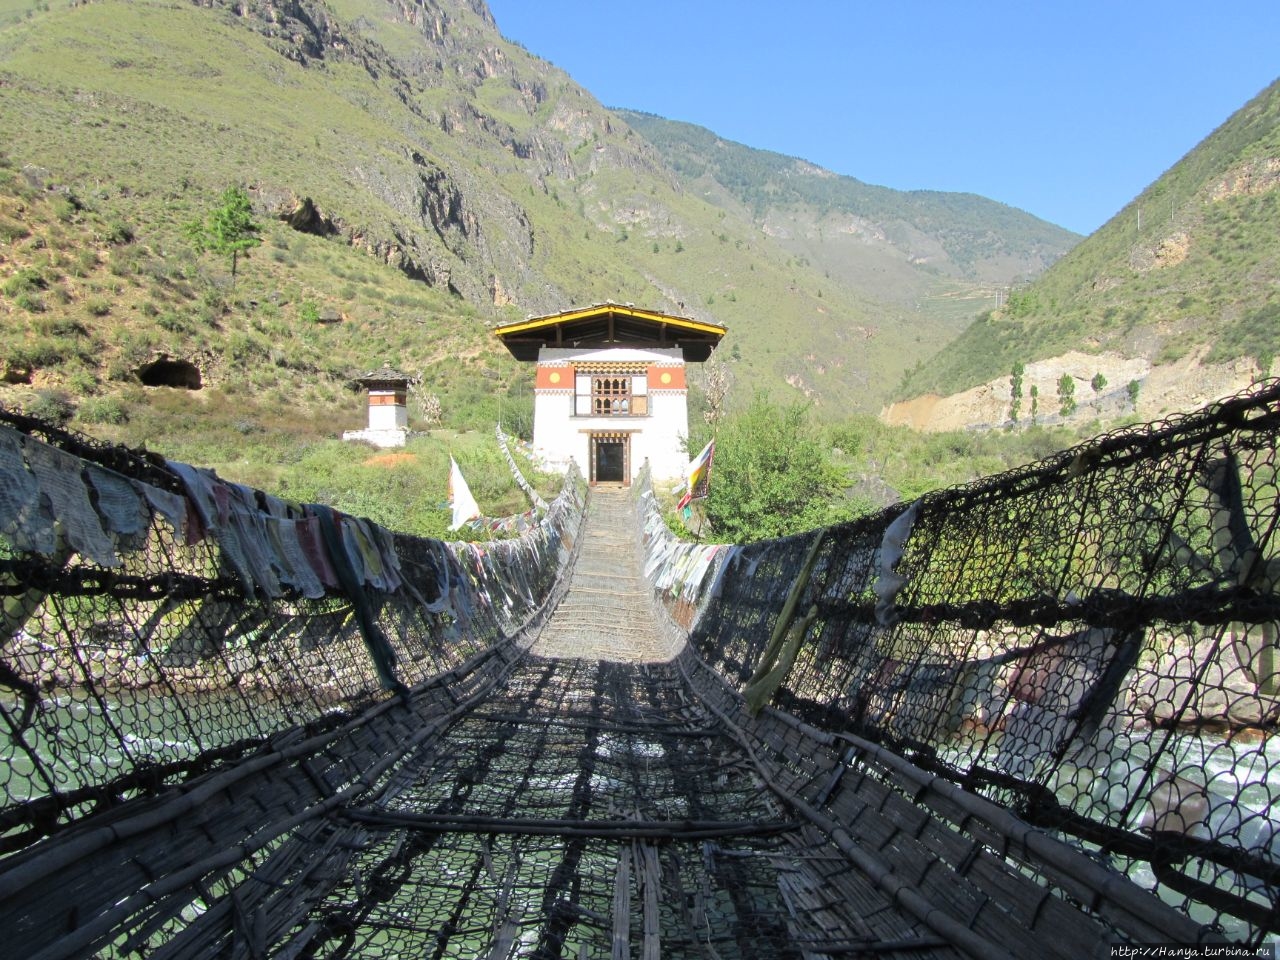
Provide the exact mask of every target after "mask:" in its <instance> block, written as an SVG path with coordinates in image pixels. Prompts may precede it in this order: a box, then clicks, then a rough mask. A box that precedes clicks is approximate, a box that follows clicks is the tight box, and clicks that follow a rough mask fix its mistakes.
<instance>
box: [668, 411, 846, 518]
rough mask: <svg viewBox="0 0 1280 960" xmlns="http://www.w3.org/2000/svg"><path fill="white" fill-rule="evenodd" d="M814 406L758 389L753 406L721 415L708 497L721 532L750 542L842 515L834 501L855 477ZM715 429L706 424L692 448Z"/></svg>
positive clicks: (708, 507) (693, 438) (708, 509)
mask: <svg viewBox="0 0 1280 960" xmlns="http://www.w3.org/2000/svg"><path fill="white" fill-rule="evenodd" d="M808 411H809V405H808V404H807V403H804V402H800V403H797V404H794V405H792V406H788V407H784V406H779V405H778V404H775V403H773V402H772V401H771V400H770V399H769V398H768V396H767V395H764V394H758V395H757V396H756V397H755V398H754V399H753V400H752V401H751V403H750V405H749V406H748V407H747V409H746V410H743V411H741V412H738V413H732V414H729V415H727V416H725V417H724V418H723V419H722V420H721V421H720V424H719V427H718V429H717V430H716V431H715V440H716V452H715V460H714V462H713V464H712V467H711V483H710V487H709V494H708V497H707V499H706V501H705V510H706V515H707V518H708V519H709V520H710V521H711V525H712V529H713V530H714V531H715V537H716V539H719V540H726V541H730V542H733V543H747V542H749V541H752V540H760V539H767V538H770V537H781V536H786V535H787V534H792V533H800V532H802V531H804V530H812V529H814V528H815V527H821V526H826V525H827V524H830V523H834V522H836V521H837V520H839V519H841V517H840V516H839V515H838V513H837V510H836V509H835V508H834V507H833V503H834V502H836V501H837V498H838V495H839V494H840V492H841V491H842V490H843V489H844V487H845V485H846V480H847V478H846V476H845V473H844V471H843V470H842V469H840V468H839V467H838V466H836V465H835V464H834V463H833V462H832V460H831V456H830V447H829V445H828V444H827V443H825V442H824V441H823V439H822V437H821V435H820V434H819V432H818V430H817V429H816V428H815V427H813V426H812V425H811V423H810V422H809V418H808ZM711 436H712V432H711V429H710V427H709V426H705V425H704V426H702V427H700V428H698V429H697V430H696V431H695V432H694V435H693V436H691V437H690V438H689V443H688V446H689V449H690V451H691V452H696V451H698V450H701V449H702V447H703V446H704V445H705V444H706V442H707V441H708V440H710V439H711Z"/></svg>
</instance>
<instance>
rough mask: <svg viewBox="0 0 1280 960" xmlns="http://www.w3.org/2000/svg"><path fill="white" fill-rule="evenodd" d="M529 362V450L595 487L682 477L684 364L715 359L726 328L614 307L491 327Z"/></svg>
mask: <svg viewBox="0 0 1280 960" xmlns="http://www.w3.org/2000/svg"><path fill="white" fill-rule="evenodd" d="M494 333H495V335H496V336H498V337H499V338H500V339H501V340H502V342H503V343H504V344H505V345H506V347H507V349H508V350H510V351H511V354H512V356H514V357H515V358H516V359H517V360H524V361H528V362H535V363H536V364H537V373H536V378H535V381H534V407H533V448H534V452H535V453H536V454H537V455H538V456H539V457H541V458H542V460H543V461H544V462H545V463H546V464H547V465H548V466H552V467H557V468H560V469H564V468H567V467H568V465H569V461H570V460H573V461H576V462H577V464H578V466H579V468H580V469H581V470H582V472H583V474H584V475H585V476H586V477H587V479H588V481H589V482H590V483H592V484H597V483H618V484H623V485H624V486H625V485H630V483H631V481H632V480H634V479H635V477H636V476H637V475H638V474H639V472H640V470H641V468H642V467H643V466H644V463H645V461H646V460H647V461H648V462H649V467H650V472H651V475H652V476H653V478H654V479H676V478H678V477H680V476H682V475H683V473H684V468H685V464H686V462H687V460H688V456H687V455H686V454H685V452H684V449H683V446H682V441H683V438H684V437H685V436H687V435H688V432H689V407H688V386H687V381H686V377H685V365H686V364H688V363H701V362H704V361H706V360H707V359H708V358H709V357H710V356H711V351H712V350H714V349H715V348H716V345H717V344H718V343H719V342H720V339H721V338H722V337H723V336H724V334H725V328H724V327H722V326H720V325H719V324H714V323H707V322H705V321H700V320H691V319H689V318H687V317H676V316H671V315H668V314H664V313H658V312H656V311H653V310H641V309H638V308H636V307H633V306H624V305H621V304H615V303H604V304H597V305H595V306H592V307H586V308H584V309H580V310H570V311H566V312H564V313H558V314H553V315H551V316H547V317H531V318H529V319H527V320H523V321H520V322H519V323H510V324H506V325H504V326H501V327H498V328H497V329H496V330H495V331H494Z"/></svg>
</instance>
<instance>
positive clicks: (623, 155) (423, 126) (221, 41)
mask: <svg viewBox="0 0 1280 960" xmlns="http://www.w3.org/2000/svg"><path fill="white" fill-rule="evenodd" d="M333 9H334V10H335V11H336V13H337V14H338V15H340V16H348V17H353V18H354V17H355V16H356V15H357V14H359V12H360V11H362V10H364V11H368V10H371V9H378V5H376V4H373V5H371V4H367V3H365V4H358V3H354V2H350V0H348V2H344V3H339V4H334V5H333ZM470 26H471V27H472V28H474V29H479V28H478V27H476V26H475V24H471V25H470ZM352 29H354V28H352ZM361 29H362V30H363V31H364V32H365V33H366V34H367V35H368V36H369V37H372V38H375V39H376V40H377V41H378V42H379V43H381V44H382V46H383V48H384V51H385V52H386V53H387V54H388V55H389V56H395V55H398V56H401V57H404V58H406V60H405V62H408V59H407V58H410V57H411V56H412V55H413V54H414V53H415V52H416V53H418V54H420V53H421V52H422V42H423V41H422V38H421V35H420V34H419V33H418V32H417V30H416V28H413V27H411V26H409V25H407V24H405V23H403V22H398V21H395V20H393V19H389V18H387V17H385V16H383V17H379V18H375V20H373V21H369V20H368V18H366V20H365V21H362V28H361ZM85 38H92V42H90V41H88V40H86V39H85ZM489 40H490V42H491V43H492V45H493V46H494V47H495V48H496V49H498V50H500V51H502V52H503V55H504V56H505V61H504V62H505V63H506V64H507V65H508V68H509V73H507V74H503V75H499V76H492V77H488V78H486V79H477V78H474V77H467V76H464V71H463V70H462V69H461V68H460V67H455V66H454V65H451V64H446V68H445V79H439V80H438V79H434V78H432V77H425V76H417V77H416V79H414V76H415V75H414V74H413V73H412V71H410V70H409V68H408V67H405V68H404V70H403V71H402V73H401V74H400V75H399V76H400V79H403V78H404V77H409V78H410V79H411V80H413V83H414V84H416V86H411V87H410V93H412V96H413V104H414V106H415V107H416V108H417V110H418V111H419V113H418V114H414V113H411V112H410V111H407V110H406V109H405V106H404V103H403V102H402V99H401V97H402V95H404V91H405V87H404V85H403V84H401V85H397V82H395V81H396V77H394V76H392V75H391V74H390V73H383V74H379V76H378V78H377V79H376V80H375V79H373V78H372V76H371V74H370V73H369V72H368V71H366V70H365V69H364V68H363V67H362V66H359V65H357V64H356V63H354V62H351V61H344V60H342V59H341V58H338V57H327V58H326V59H325V60H324V61H322V62H319V61H314V60H313V61H310V62H309V63H308V65H307V66H306V67H302V66H299V65H298V64H297V63H295V62H293V61H291V60H287V59H285V58H283V57H282V56H281V55H280V54H279V52H277V50H276V49H275V48H274V47H272V46H271V44H270V43H268V42H267V41H266V40H265V39H264V38H263V37H261V36H260V35H259V34H257V33H255V32H252V31H250V30H247V29H246V28H245V27H244V25H243V24H241V23H239V22H237V19H236V18H234V17H232V16H230V15H229V14H227V13H220V12H218V11H209V10H205V9H201V8H197V7H193V6H190V5H186V4H166V3H135V4H118V3H110V2H104V3H97V4H91V5H88V6H85V7H78V8H75V9H73V10H69V11H66V10H57V11H52V12H50V13H47V14H39V15H37V16H36V17H34V18H32V19H31V20H29V21H27V22H25V23H20V24H18V25H15V26H12V27H10V28H9V29H8V30H6V31H5V32H4V33H3V34H2V35H0V52H2V54H3V61H2V62H0V71H3V75H4V76H5V78H6V82H7V87H6V94H7V100H8V103H7V106H6V108H5V110H4V111H3V113H2V115H0V139H2V140H4V141H5V142H6V143H7V144H8V145H9V146H8V150H9V154H10V156H11V157H12V158H13V159H14V160H15V161H16V162H18V163H20V164H26V163H34V164H37V165H39V166H41V167H44V168H46V169H48V170H49V171H50V172H51V174H52V177H53V179H54V180H55V181H56V182H58V183H66V184H70V185H72V187H73V189H75V190H77V191H79V192H80V193H81V194H86V193H92V194H94V195H95V196H96V199H97V200H98V201H100V202H101V203H103V204H109V205H111V206H112V207H113V208H115V209H116V210H117V211H118V213H119V215H120V216H122V217H124V218H125V219H127V220H129V221H130V222H133V223H138V224H146V226H147V229H148V231H149V232H150V233H151V234H152V235H153V237H154V240H155V243H156V244H158V245H161V246H163V247H164V248H166V249H168V248H171V247H173V246H175V245H176V244H177V243H178V237H177V226H178V225H179V224H180V223H181V222H183V221H184V220H187V219H190V218H192V217H194V216H197V215H198V214H199V213H200V212H201V211H202V210H203V209H204V208H205V207H206V205H207V204H208V203H209V202H210V199H211V197H213V196H215V195H216V193H217V191H218V190H219V189H221V187H222V186H225V184H227V183H230V182H242V183H246V184H248V185H249V186H250V187H251V188H256V191H257V192H256V196H257V197H258V200H259V206H260V207H261V206H263V205H264V204H266V203H268V202H269V201H271V200H273V199H276V200H278V199H279V198H281V197H286V198H287V197H291V196H298V197H301V196H310V197H313V198H314V199H315V200H316V202H317V204H318V205H320V206H321V208H322V209H323V210H325V211H326V212H327V213H329V214H331V215H334V216H336V217H339V218H340V219H341V220H343V221H344V222H345V223H347V224H348V225H349V228H350V229H349V232H351V233H353V234H359V235H360V236H361V238H367V239H368V240H369V241H371V242H372V241H375V240H376V241H380V242H382V244H383V247H384V248H385V246H386V245H387V244H391V245H395V239H396V238H397V237H403V238H405V241H406V242H407V243H408V244H409V245H411V246H415V245H416V247H415V249H417V251H418V252H419V253H420V254H422V255H424V256H427V257H428V258H429V259H431V258H434V259H436V260H438V261H440V262H442V263H444V264H445V265H446V267H447V268H448V269H450V270H452V271H453V274H454V276H455V278H458V279H459V282H461V279H462V278H465V277H466V276H468V274H469V272H471V273H475V274H476V276H473V277H471V278H470V279H471V280H472V283H471V286H470V287H469V288H468V289H470V290H472V291H477V290H481V289H482V288H485V287H487V282H488V281H487V276H485V275H484V274H485V272H486V271H489V272H492V273H494V274H496V275H497V276H498V277H499V279H500V280H501V282H502V285H503V287H504V288H505V289H506V290H507V291H509V292H511V293H512V295H514V296H515V297H516V300H517V304H516V305H515V306H514V307H512V308H509V309H506V310H498V311H494V309H493V308H492V307H491V306H489V305H486V304H484V303H483V302H481V301H480V300H479V299H478V296H479V294H478V293H469V294H468V297H469V298H470V302H471V303H472V304H473V306H474V308H475V309H477V310H478V311H479V312H480V315H481V316H483V317H485V318H487V319H509V318H510V316H518V315H522V314H523V313H524V312H528V311H532V312H541V311H543V310H555V309H559V308H561V307H564V306H568V305H571V304H581V303H584V302H593V301H600V300H606V299H613V300H620V301H633V302H637V303H646V304H652V305H655V306H659V307H665V308H669V309H678V308H679V305H680V304H681V303H683V304H684V309H686V310H687V311H688V312H690V313H695V314H698V315H702V316H707V317H709V318H711V319H715V320H718V321H720V322H722V323H725V324H726V325H728V326H729V328H730V330H731V333H730V337H729V339H728V341H727V342H726V348H727V350H731V349H732V348H733V347H734V346H736V347H737V351H736V353H737V356H738V357H739V358H740V359H739V361H738V362H737V364H736V367H737V369H738V371H739V377H738V379H739V381H740V382H741V383H744V384H746V383H749V384H751V388H754V387H756V386H762V387H765V388H769V389H772V390H774V391H779V392H781V393H783V394H791V392H792V391H793V390H796V389H798V390H802V391H804V392H805V393H806V395H809V396H811V397H813V398H814V399H815V401H816V402H818V403H819V404H820V409H821V410H822V411H823V413H824V414H826V415H836V414H838V413H839V412H842V411H845V410H849V409H855V410H857V409H862V410H874V409H876V408H878V406H879V405H880V403H881V402H882V400H883V398H884V395H885V393H886V391H887V389H888V387H889V386H890V385H891V384H893V383H895V382H897V380H898V379H899V377H900V375H901V373H902V371H903V369H904V367H905V365H906V362H907V358H911V357H914V356H917V355H918V354H919V353H920V352H921V351H922V350H924V351H927V352H931V351H932V350H933V349H936V348H937V347H938V346H939V345H940V344H941V342H942V340H943V339H945V338H946V337H947V336H950V335H951V333H953V332H954V326H952V327H949V328H944V330H943V332H942V333H941V334H939V332H938V329H937V328H936V327H934V326H932V325H931V324H930V323H929V322H928V319H927V317H922V316H921V315H920V314H919V312H918V311H914V310H908V309H902V308H895V307H885V306H883V305H881V304H877V303H873V302H871V301H869V300H868V299H867V298H866V297H865V295H863V294H860V293H857V292H856V290H855V289H854V288H853V287H851V286H850V285H847V284H842V283H841V281H840V280H839V278H838V277H837V278H832V277H831V276H828V275H826V273H827V271H826V270H825V268H824V266H823V265H822V264H820V263H815V262H813V260H812V258H811V257H807V256H804V255H794V256H793V255H789V254H787V253H786V252H785V251H781V250H780V249H779V247H778V246H777V244H775V243H774V242H773V241H771V240H770V239H769V238H767V237H764V236H762V235H761V234H760V233H759V232H758V231H756V230H754V229H753V228H752V227H751V226H750V225H749V224H747V223H745V222H742V221H739V220H737V219H736V218H734V217H726V214H725V211H724V210H723V209H718V208H716V207H715V206H714V205H712V204H710V203H708V202H706V201H705V200H703V199H701V198H700V197H697V196H695V195H693V194H692V193H690V192H685V191H682V190H681V189H680V188H679V187H678V186H676V184H675V183H674V182H673V180H672V177H671V176H670V174H669V173H666V172H665V171H664V170H663V169H662V167H661V164H660V162H659V161H658V160H657V158H656V155H654V154H653V153H652V151H651V148H649V147H648V145H647V144H645V143H643V142H642V141H640V140H639V138H637V137H636V136H635V135H634V134H632V133H631V132H630V131H629V130H628V129H627V128H626V127H625V126H623V125H621V124H619V123H618V122H617V120H616V118H613V119H611V118H610V115H609V114H608V113H607V112H606V111H604V110H603V109H602V108H600V107H599V105H598V104H596V103H595V102H594V101H592V100H590V98H589V97H584V96H582V94H581V92H580V91H579V90H578V89H577V88H576V87H574V86H573V85H572V83H571V81H569V79H568V78H567V77H565V76H564V75H563V74H562V73H560V72H559V71H556V70H554V69H553V68H551V67H549V65H546V64H544V63H542V62H541V61H538V60H536V58H531V57H529V56H528V55H527V54H525V53H524V52H523V51H521V50H519V49H518V48H516V47H514V46H512V45H510V44H506V43H505V42H504V41H501V40H500V39H499V38H498V37H497V35H496V34H493V35H492V36H491V37H489ZM67 50H72V51H74V55H73V56H67V55H65V51H67ZM455 74H457V75H458V76H457V77H455ZM458 77H461V79H458ZM408 82H409V81H407V80H406V81H405V83H408ZM537 85H541V87H542V89H543V96H542V99H541V101H540V102H539V103H537V104H536V105H534V106H533V107H532V108H531V107H530V104H529V102H528V98H527V97H526V96H524V95H523V93H522V91H523V90H527V89H528V88H530V87H533V86H537ZM477 111H478V113H477ZM577 115H580V116H577ZM566 116H568V117H570V119H574V118H575V117H576V118H577V119H580V120H581V122H582V123H583V124H585V125H586V126H587V127H589V128H590V129H591V131H592V132H591V133H590V134H589V135H588V134H586V133H577V132H574V131H573V130H572V129H571V126H572V125H571V124H566V123H564V122H563V121H564V118H565V117H566ZM442 118H448V124H447V125H448V126H449V132H448V133H447V134H446V133H444V132H443V131H442V130H441V126H442V125H444V124H445V120H443V119H442ZM511 142H520V143H525V144H533V145H534V147H535V148H537V147H538V146H539V145H542V146H543V147H546V148H547V149H552V150H553V152H554V151H562V152H564V153H565V154H567V168H568V171H569V173H568V174H567V175H564V176H556V175H554V174H552V173H551V172H550V171H551V170H552V169H553V168H552V167H551V166H550V165H548V164H544V163H542V162H541V160H540V157H539V155H538V151H537V149H535V151H534V152H535V157H534V159H533V160H523V159H521V158H518V157H516V156H515V155H514V153H513V150H512V149H511V147H510V146H509V143H511ZM547 145H550V146H549V147H548V146H547ZM413 150H421V151H423V152H424V153H425V155H426V158H427V160H428V161H429V162H430V163H431V164H433V165H435V166H438V167H439V168H440V169H443V170H445V171H446V172H447V173H449V174H450V176H451V177H452V179H453V181H454V182H455V183H456V184H458V185H459V187H460V188H461V189H462V190H463V191H464V195H465V196H464V199H468V200H470V201H471V202H472V204H473V207H474V211H473V212H474V213H475V214H476V216H477V219H478V221H479V223H480V227H481V228H482V230H483V232H484V235H483V238H482V240H480V241H477V240H476V239H475V238H474V237H471V238H468V237H451V238H449V241H450V242H452V243H453V245H454V249H453V250H444V249H442V246H441V244H442V241H441V239H440V238H438V237H436V236H434V235H433V234H432V232H431V230H430V228H429V225H425V226H424V224H423V223H422V221H421V219H420V218H419V220H418V221H417V222H413V221H412V220H411V219H406V216H405V214H404V212H403V210H399V211H398V210H396V209H394V208H393V207H392V206H391V205H390V204H391V201H397V200H403V199H404V197H405V196H406V194H408V193H412V191H413V190H414V189H415V188H416V187H417V181H416V180H415V179H414V175H415V171H414V170H413V168H412V165H411V164H410V162H409V160H408V156H409V154H410V153H411V152H412V151H413ZM601 157H603V158H604V159H600V158H601ZM477 160H479V162H477ZM486 205H489V206H491V207H492V209H487V208H486ZM638 213H639V215H641V216H642V218H641V219H636V218H637V215H638ZM519 216H523V217H524V218H526V219H527V221H528V223H529V225H530V230H531V234H532V238H531V240H530V241H529V243H530V244H531V247H532V250H531V252H529V253H528V254H527V255H525V254H524V253H522V252H517V253H510V251H511V250H513V249H515V248H518V247H519V244H520V237H519V236H518V235H517V234H518V232H519V231H518V230H517V228H516V227H515V226H512V224H513V222H514V221H516V220H518V218H519ZM624 238H625V239H624ZM677 244H678V245H679V247H680V251H679V252H677ZM481 246H482V247H483V249H481ZM655 247H656V250H655ZM464 255H465V256H467V257H468V260H469V263H464V262H462V261H461V260H460V259H459V257H460V256H464ZM486 258H487V259H488V261H490V262H486ZM356 272H357V273H359V272H360V271H356ZM347 287H348V285H346V284H336V285H335V284H332V283H331V284H330V285H329V286H328V288H327V289H326V288H325V287H324V286H322V285H320V284H317V285H316V287H315V288H314V289H313V291H312V292H313V294H314V295H315V296H317V297H321V298H323V299H324V300H326V301H329V302H336V303H341V302H343V301H348V302H349V301H350V299H351V298H350V297H344V296H343V294H344V291H346V290H347ZM456 310H457V308H454V311H455V312H456ZM816 357H826V358H832V357H838V358H839V360H838V362H834V363H827V364H815V362H814V360H813V359H812V358H816ZM788 383H790V384H791V386H787V384H788Z"/></svg>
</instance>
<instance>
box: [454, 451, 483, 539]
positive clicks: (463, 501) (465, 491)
mask: <svg viewBox="0 0 1280 960" xmlns="http://www.w3.org/2000/svg"><path fill="white" fill-rule="evenodd" d="M449 506H450V507H452V508H453V523H452V524H450V526H449V529H450V530H457V529H458V528H459V527H461V526H463V525H464V524H466V523H467V521H469V520H475V519H476V518H477V517H479V516H480V505H479V504H478V503H476V498H475V497H473V496H472V495H471V488H470V487H468V486H467V481H466V478H464V477H463V476H462V470H461V468H460V467H459V466H458V461H456V460H454V459H453V457H452V456H451V457H449Z"/></svg>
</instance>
